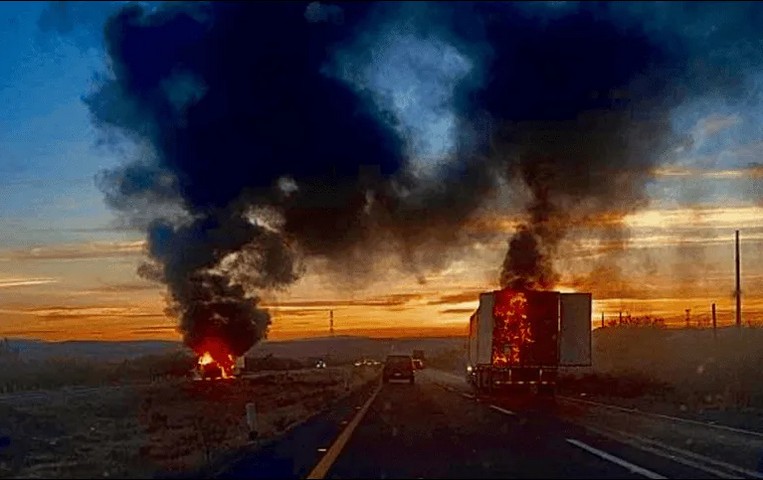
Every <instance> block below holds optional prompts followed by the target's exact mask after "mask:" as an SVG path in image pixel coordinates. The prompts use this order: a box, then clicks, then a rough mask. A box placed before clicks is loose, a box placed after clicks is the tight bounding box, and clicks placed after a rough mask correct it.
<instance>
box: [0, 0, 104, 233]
mask: <svg viewBox="0 0 763 480" xmlns="http://www.w3.org/2000/svg"><path fill="white" fill-rule="evenodd" d="M47 8H49V7H48V5H47V4H46V3H35V2H12V3H3V5H2V6H0V11H2V13H0V105H3V109H2V113H0V192H2V195H0V232H1V233H0V245H2V246H3V247H20V246H26V245H31V244H47V243H56V242H67V243H69V242H77V241H82V240H83V239H85V238H87V239H89V240H92V239H93V238H99V237H104V236H106V237H108V236H109V234H108V233H104V232H79V231H77V230H79V229H89V228H97V227H106V226H107V225H108V224H109V222H110V221H111V220H112V218H113V215H112V214H111V213H110V212H109V211H107V209H106V207H105V206H104V204H103V196H102V194H101V193H100V192H99V191H98V190H97V189H96V188H95V185H94V183H93V175H94V174H95V173H96V172H97V171H98V170H100V169H102V168H104V167H107V166H110V165H113V164H114V163H115V162H116V161H117V159H116V158H115V157H114V155H113V154H111V153H110V152H108V151H106V150H104V149H99V148H97V147H96V138H97V137H96V134H95V130H94V129H93V127H92V126H91V124H90V121H89V117H88V111H87V109H86V107H85V105H84V104H83V102H82V101H81V97H82V95H83V94H85V93H86V92H87V91H88V88H89V85H90V83H91V79H92V78H93V74H94V73H95V71H96V69H102V68H103V65H104V62H103V51H102V49H101V44H100V40H99V38H98V35H97V32H98V31H99V29H100V27H99V26H98V25H97V24H96V25H86V26H82V27H80V28H79V29H78V30H77V31H76V32H75V33H77V34H76V35H71V36H61V35H59V34H58V33H57V32H55V31H47V32H46V31H43V30H42V29H41V28H40V26H39V24H38V20H39V18H40V15H41V13H43V11H44V10H45V9H47ZM102 8H103V7H102ZM83 27H84V28H86V29H87V30H84V29H83Z"/></svg>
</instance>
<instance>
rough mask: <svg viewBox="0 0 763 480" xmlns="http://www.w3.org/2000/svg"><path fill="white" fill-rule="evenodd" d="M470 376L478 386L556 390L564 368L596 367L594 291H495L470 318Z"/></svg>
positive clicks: (486, 295) (539, 391) (482, 387)
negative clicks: (592, 352)
mask: <svg viewBox="0 0 763 480" xmlns="http://www.w3.org/2000/svg"><path fill="white" fill-rule="evenodd" d="M467 350H468V363H467V374H468V379H469V381H470V382H471V383H472V384H473V385H474V386H475V387H476V388H477V389H479V390H488V391H491V390H494V389H496V388H500V387H510V386H527V387H530V388H532V389H537V392H538V393H545V394H553V393H554V391H555V386H556V379H557V373H558V369H559V367H582V366H590V365H591V294H590V293H560V292H549V291H536V290H512V289H504V290H496V291H493V292H486V293H482V294H480V303H479V308H478V309H477V311H476V312H474V314H472V316H471V318H470V321H469V343H468V348H467Z"/></svg>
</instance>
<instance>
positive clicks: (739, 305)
mask: <svg viewBox="0 0 763 480" xmlns="http://www.w3.org/2000/svg"><path fill="white" fill-rule="evenodd" d="M736 280H737V282H736V286H737V288H736V300H737V312H736V314H737V318H736V320H737V322H736V323H737V328H742V290H741V282H740V278H739V230H737V231H736Z"/></svg>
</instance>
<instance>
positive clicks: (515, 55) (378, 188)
mask: <svg viewBox="0 0 763 480" xmlns="http://www.w3.org/2000/svg"><path fill="white" fill-rule="evenodd" d="M635 10H638V9H635ZM635 10H634V11H631V10H629V9H620V10H618V7H614V6H612V4H600V3H587V2H585V3H583V4H580V5H575V4H573V5H572V6H569V5H568V4H564V6H563V7H562V8H559V9H557V8H555V7H548V6H546V5H544V4H541V3H535V2H529V3H518V4H509V3H473V4H465V3H455V4H446V3H440V4H428V5H427V7H426V8H423V9H422V10H417V11H416V12H418V13H416V12H414V13H415V14H411V15H402V14H401V11H402V12H403V13H405V12H406V11H405V8H403V9H402V10H401V9H400V6H399V5H397V4H395V5H392V4H387V3H381V4H368V3H362V2H358V3H342V4H341V6H336V5H324V4H320V3H317V2H313V3H309V4H308V3H306V2H252V3H247V2H236V3H223V2H211V3H172V2H170V3H167V4H162V5H160V6H158V7H152V9H151V10H147V9H146V8H144V7H141V6H135V5H131V6H127V7H125V8H123V9H122V10H121V11H120V12H119V13H118V14H116V15H115V16H113V17H111V18H110V20H109V21H108V22H107V24H106V27H105V40H106V47H107V52H108V56H109V59H110V68H111V72H110V75H109V76H107V77H106V78H104V79H103V80H102V81H101V82H100V84H99V85H98V88H97V89H96V90H95V92H94V93H93V94H92V95H90V96H89V97H88V98H87V103H88V105H89V108H90V110H91V112H92V115H93V118H94V121H95V122H96V124H97V125H99V126H100V127H101V128H102V131H103V132H104V133H107V134H109V135H111V136H112V137H111V138H114V136H115V135H116V136H117V137H118V136H125V137H127V138H129V139H130V140H131V141H132V143H133V144H135V145H137V147H136V152H137V153H136V158H134V159H133V160H131V161H130V162H129V163H128V164H126V165H124V166H122V167H120V168H116V169H113V170H110V171H107V172H104V173H102V174H101V175H100V176H99V179H98V181H99V186H100V188H101V189H102V190H103V191H104V192H105V194H106V199H107V202H108V203H109V205H111V206H112V207H114V208H116V209H118V210H119V211H120V212H122V213H124V214H125V215H126V216H127V217H128V218H129V219H130V220H131V221H132V222H133V223H134V224H135V225H139V226H141V227H142V228H145V229H146V231H147V238H148V245H149V247H148V250H149V254H150V257H151V261H150V262H148V263H147V264H146V265H144V266H142V267H141V269H140V271H139V272H140V273H141V274H142V275H144V276H146V277H148V278H152V279H155V280H160V281H163V282H165V283H166V284H167V286H168V290H169V294H170V298H171V300H170V307H169V311H170V312H171V313H172V314H174V315H176V316H178V317H179V318H180V328H181V331H182V332H183V334H184V337H185V340H186V342H187V343H188V345H189V346H191V347H192V348H195V349H197V350H198V349H200V348H202V345H203V344H204V342H205V341H206V339H207V338H210V337H214V338H218V339H221V340H222V342H223V343H225V344H226V345H227V348H228V349H229V350H230V351H231V352H232V353H234V354H237V355H238V354H241V353H243V352H244V351H246V350H247V349H248V348H249V347H251V346H252V345H253V344H254V343H255V342H256V341H258V340H259V339H260V338H262V336H263V335H264V334H265V332H266V330H267V326H268V324H269V317H268V314H267V313H266V312H265V311H263V310H261V309H260V308H259V307H258V293H261V292H262V291H264V290H270V289H278V288H285V287H287V286H288V285H290V284H291V283H293V282H294V281H295V280H296V279H297V278H298V277H299V275H300V274H301V272H302V270H303V264H302V260H303V259H304V258H305V257H306V256H316V257H323V258H326V259H328V260H329V264H331V265H335V268H336V269H337V270H339V271H342V270H344V271H350V270H351V271H354V272H357V271H359V270H364V271H366V272H368V273H370V274H373V273H374V272H376V271H378V270H375V268H374V267H377V268H378V269H388V268H389V267H388V264H387V263H386V259H387V257H388V256H390V255H393V256H397V257H398V258H399V260H400V262H399V264H401V265H403V266H404V268H406V269H408V270H409V271H410V272H411V273H413V274H415V275H418V276H420V275H421V273H422V271H424V270H426V269H428V268H433V267H434V268H437V267H442V266H446V265H447V263H448V262H449V260H450V259H451V258H452V256H451V255H453V254H454V252H458V251H459V248H460V247H462V246H464V245H467V244H468V243H469V242H470V241H471V240H470V239H469V237H468V235H465V234H464V232H463V231H462V226H463V225H464V223H465V221H466V220H468V219H469V218H470V216H471V215H472V214H473V213H474V212H475V211H476V210H477V208H478V207H481V206H482V205H483V204H484V202H485V199H487V198H490V197H491V196H494V195H495V194H496V192H498V191H499V188H500V187H501V186H502V185H503V184H505V183H509V184H510V185H513V184H514V183H512V182H519V183H521V184H522V185H524V187H525V188H526V189H527V192H528V194H529V200H528V204H527V219H526V220H527V221H526V224H525V225H524V226H523V227H522V228H520V229H519V230H518V231H517V232H516V234H515V235H514V237H513V238H512V239H511V240H510V248H509V252H508V254H507V256H506V261H505V264H504V268H503V272H502V275H501V283H502V284H503V285H515V286H533V287H543V288H545V287H548V286H551V285H553V283H554V282H555V281H556V279H557V273H556V272H555V271H554V268H553V261H554V255H555V254H556V250H557V247H558V245H559V242H560V241H561V240H562V239H563V238H564V237H565V235H566V233H567V232H568V230H569V229H570V228H572V227H575V226H580V225H584V226H585V225H590V224H595V223H596V222H597V218H599V217H600V216H601V215H603V214H607V215H609V218H611V217H612V216H613V215H614V216H615V218H617V217H618V216H621V215H622V214H624V213H627V212H629V211H631V210H632V209H634V208H637V207H639V206H641V205H643V202H644V199H645V185H646V182H647V181H648V179H649V178H650V172H651V170H652V168H653V167H654V166H655V165H656V163H657V162H659V161H661V158H662V157H661V154H662V153H663V151H664V147H665V145H666V143H667V142H668V141H669V140H671V139H672V138H671V135H672V133H671V128H670V125H669V123H668V121H667V118H668V113H669V111H670V108H671V107H672V106H673V105H675V104H677V103H678V102H680V101H682V99H683V98H685V96H686V92H683V91H682V90H681V87H682V85H684V84H685V85H686V86H687V88H688V89H689V90H691V89H692V88H694V87H696V85H693V84H691V83H690V82H686V81H685V80H686V79H687V78H688V76H687V74H686V72H688V71H689V70H690V68H689V66H688V65H689V63H688V62H687V61H686V59H687V58H688V55H689V54H688V53H687V51H686V49H685V48H684V43H683V40H682V39H681V38H677V37H675V36H674V35H673V34H672V33H671V31H670V28H667V27H665V28H663V27H662V26H661V25H659V22H657V23H655V22H654V21H652V22H651V23H650V27H649V29H647V28H646V27H645V26H644V25H642V23H640V21H639V19H640V18H646V17H645V16H644V13H643V12H641V11H635ZM422 12H424V13H425V14H422ZM408 13H410V12H408ZM378 22H393V23H394V22H407V23H408V24H411V25H414V26H415V29H414V31H415V32H416V35H418V36H419V37H421V38H427V37H428V36H429V37H431V36H434V37H437V38H438V39H440V40H442V41H444V42H447V43H449V44H450V45H453V46H455V47H456V48H457V49H458V50H459V51H460V52H461V53H462V54H464V55H466V56H468V57H469V59H470V60H471V62H472V63H473V66H474V68H473V74H470V75H471V76H470V77H469V78H468V81H464V82H463V84H462V85H460V86H459V88H458V89H457V92H455V94H454V103H455V107H454V108H455V113H456V114H457V118H458V122H459V124H460V130H459V131H460V132H462V133H461V134H459V138H458V141H457V148H456V152H455V153H454V154H452V156H453V158H451V159H449V160H450V161H449V162H448V163H447V165H446V166H445V167H443V168H442V169H441V171H439V172H438V174H437V175H436V176H435V178H433V179H431V178H430V179H422V178H420V177H417V176H416V175H413V174H412V173H411V172H410V170H409V169H408V168H407V167H408V164H407V161H408V159H407V158H406V153H405V152H406V149H405V139H404V138H401V134H400V130H399V129H398V128H397V127H398V121H397V119H396V118H395V116H394V114H393V112H390V111H388V110H386V109H385V107H383V106H380V105H377V104H375V103H374V101H372V99H371V97H370V96H368V95H365V94H364V92H363V88H360V89H359V88H357V86H351V85H348V84H347V83H344V82H343V81H342V80H340V79H338V78H336V77H335V76H332V75H331V74H330V73H327V65H330V64H331V63H332V62H333V61H335V58H334V57H333V56H332V55H333V52H336V51H337V49H340V48H352V47H351V46H352V45H356V43H355V40H356V39H358V38H361V37H368V36H369V35H371V34H369V33H368V32H375V31H377V30H376V29H375V28H372V27H374V26H375V25H376V24H377V23H378ZM375 41H377V42H383V41H385V39H383V38H380V39H374V38H370V39H369V38H366V41H365V42H360V43H359V45H369V44H370V45H373V44H374V42H375ZM666 45H667V46H666ZM348 46H349V47H348ZM358 48H359V47H358ZM361 57H363V55H360V56H359V58H361ZM350 67H353V66H350ZM682 82H683V83H682ZM721 83H722V82H718V84H721ZM359 90H360V91H359ZM675 92H678V94H674V93H675ZM377 264H378V265H377ZM360 265H362V268H359V266H360Z"/></svg>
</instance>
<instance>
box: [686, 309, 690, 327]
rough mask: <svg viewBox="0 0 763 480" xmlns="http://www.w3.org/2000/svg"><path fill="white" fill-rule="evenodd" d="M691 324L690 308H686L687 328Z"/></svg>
mask: <svg viewBox="0 0 763 480" xmlns="http://www.w3.org/2000/svg"><path fill="white" fill-rule="evenodd" d="M690 326H691V309H690V308H687V309H686V328H689V327H690Z"/></svg>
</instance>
